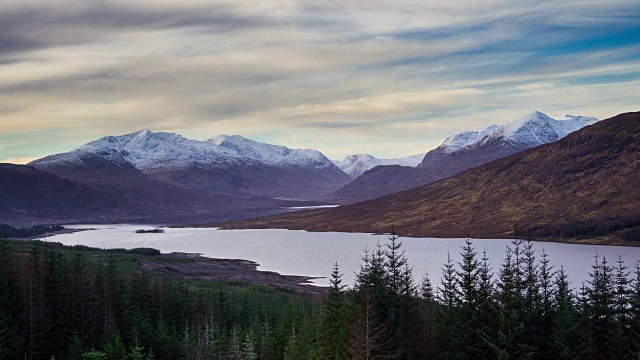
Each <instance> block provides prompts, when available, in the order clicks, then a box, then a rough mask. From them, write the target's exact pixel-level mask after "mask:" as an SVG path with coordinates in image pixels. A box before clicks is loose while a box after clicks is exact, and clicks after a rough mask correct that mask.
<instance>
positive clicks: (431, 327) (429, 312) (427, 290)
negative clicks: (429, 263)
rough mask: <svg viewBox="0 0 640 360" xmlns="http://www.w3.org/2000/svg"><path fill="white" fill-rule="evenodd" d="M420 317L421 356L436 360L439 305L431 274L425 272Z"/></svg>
mask: <svg viewBox="0 0 640 360" xmlns="http://www.w3.org/2000/svg"><path fill="white" fill-rule="evenodd" d="M419 296H420V304H421V307H420V317H421V322H422V324H421V325H420V330H421V331H422V339H421V343H420V344H421V346H422V351H421V355H422V357H423V358H424V359H434V358H435V357H436V354H437V352H438V342H437V341H438V340H437V336H436V334H437V322H436V319H437V312H438V308H437V304H436V299H435V294H434V291H433V286H432V285H431V280H430V279H429V274H428V273H427V272H426V271H425V273H424V276H423V277H422V283H421V285H420V294H419Z"/></svg>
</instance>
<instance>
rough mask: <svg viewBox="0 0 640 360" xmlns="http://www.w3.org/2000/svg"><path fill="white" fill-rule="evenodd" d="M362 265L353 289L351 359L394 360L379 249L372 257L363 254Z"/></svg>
mask: <svg viewBox="0 0 640 360" xmlns="http://www.w3.org/2000/svg"><path fill="white" fill-rule="evenodd" d="M363 261H364V264H363V265H360V271H359V273H358V274H357V275H356V283H355V285H354V307H355V308H354V311H353V313H352V319H351V329H350V332H349V349H348V351H349V354H350V355H351V357H352V358H354V359H371V358H380V359H383V358H394V357H397V356H399V355H400V350H399V348H398V341H397V338H396V336H397V332H396V331H394V329H393V325H394V324H395V321H394V314H393V309H392V307H391V306H390V305H391V304H390V303H391V296H390V294H389V292H390V291H389V286H388V282H387V281H388V276H387V274H386V273H385V268H384V253H383V251H382V250H381V247H380V245H378V248H377V250H376V251H375V252H374V253H373V255H372V256H371V257H370V256H369V254H368V252H366V250H365V256H364V258H363Z"/></svg>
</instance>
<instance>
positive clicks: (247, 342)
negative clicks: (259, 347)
mask: <svg viewBox="0 0 640 360" xmlns="http://www.w3.org/2000/svg"><path fill="white" fill-rule="evenodd" d="M257 358H258V354H257V353H256V349H255V346H254V343H253V336H251V332H247V335H245V338H244V343H243V344H242V360H256V359H257Z"/></svg>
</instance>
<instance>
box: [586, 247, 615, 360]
mask: <svg viewBox="0 0 640 360" xmlns="http://www.w3.org/2000/svg"><path fill="white" fill-rule="evenodd" d="M592 268H593V272H592V273H590V274H589V275H590V277H591V280H590V282H589V287H588V288H587V292H586V296H587V298H586V304H585V305H586V310H587V316H588V319H589V324H590V328H589V332H588V334H587V335H588V339H589V356H590V357H591V358H592V359H607V358H609V357H611V356H612V355H613V347H614V345H613V343H612V341H611V339H612V338H613V337H614V331H615V293H614V277H613V269H612V268H611V266H609V264H608V263H607V259H606V258H604V257H603V258H602V261H600V260H599V256H598V255H596V259H595V263H594V265H593V266H592Z"/></svg>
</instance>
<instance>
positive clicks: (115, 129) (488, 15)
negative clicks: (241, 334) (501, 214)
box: [0, 0, 640, 163]
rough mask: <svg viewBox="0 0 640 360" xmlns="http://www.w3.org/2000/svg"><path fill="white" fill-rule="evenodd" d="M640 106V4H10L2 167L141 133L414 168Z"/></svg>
mask: <svg viewBox="0 0 640 360" xmlns="http://www.w3.org/2000/svg"><path fill="white" fill-rule="evenodd" d="M639 98H640V1H637V0H626V1H618V0H610V1H602V0H586V1H574V0H566V1H563V0H554V1H541V0H535V1H530V0H520V1H512V0H486V1H476V0H456V1H450V0H449V1H441V0H430V1H425V0H399V1H394V2H389V1H379V0H368V1H361V0H340V1H336V0H320V1H294V0H277V1H273V0H261V1H246V0H242V1H233V0H179V1H178V0H176V1H174V0H153V1H151V0H126V1H125V0H123V1H106V0H30V1H24V0H2V1H1V2H0V162H14V163H26V162H28V161H30V160H33V159H36V158H40V157H43V156H46V155H50V154H54V153H60V152H66V151H69V150H71V149H73V148H75V147H77V146H80V145H82V144H84V143H86V142H89V141H91V140H94V139H97V138H100V137H102V136H107V135H120V134H125V133H130V132H134V131H137V130H141V129H150V130H152V131H168V132H175V133H179V134H181V135H183V136H185V137H187V138H191V139H198V140H205V139H208V138H211V137H214V136H215V135H218V134H239V135H243V136H245V137H248V138H250V139H253V140H257V141H262V142H267V143H272V144H278V145H286V146H289V147H292V148H314V149H318V150H320V151H322V152H323V153H324V154H325V155H327V156H328V157H330V158H332V159H342V158H344V157H345V156H346V155H349V154H354V153H369V154H373V155H375V156H377V157H381V158H392V157H404V156H408V155H411V154H416V153H421V152H426V151H428V150H429V149H432V148H435V147H436V146H438V145H439V144H440V143H441V142H442V141H443V140H444V139H445V138H446V137H447V136H448V135H450V134H452V133H454V132H457V131H462V130H477V129H480V128H483V127H486V126H488V125H491V124H503V123H506V122H508V121H510V120H512V119H513V118H515V117H518V116H520V115H522V114H525V113H528V112H531V111H533V110H539V111H542V112H544V113H546V114H548V115H550V116H553V117H555V116H560V115H563V114H566V113H568V114H573V115H590V116H596V117H598V118H601V119H604V118H607V117H611V116H614V115H616V114H619V113H622V112H628V111H638V110H640V101H639V100H640V99H639Z"/></svg>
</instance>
